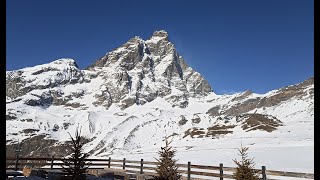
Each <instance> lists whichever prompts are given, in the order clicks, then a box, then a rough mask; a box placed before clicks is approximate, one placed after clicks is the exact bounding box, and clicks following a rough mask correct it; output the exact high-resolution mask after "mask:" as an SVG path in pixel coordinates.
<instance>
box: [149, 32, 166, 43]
mask: <svg viewBox="0 0 320 180" xmlns="http://www.w3.org/2000/svg"><path fill="white" fill-rule="evenodd" d="M148 40H149V42H158V41H159V40H165V41H169V34H168V32H167V31H165V30H159V31H155V32H154V33H153V34H152V36H151V37H150V38H149V39H148Z"/></svg>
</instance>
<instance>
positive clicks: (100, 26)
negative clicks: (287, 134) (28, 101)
mask: <svg viewBox="0 0 320 180" xmlns="http://www.w3.org/2000/svg"><path fill="white" fill-rule="evenodd" d="M6 10H7V11H6V13H7V15H6V21H7V22H6V33H7V36H6V41H7V42H6V45H7V47H6V53H7V59H6V69H7V70H14V69H19V68H23V67H30V66H34V65H38V64H44V63H48V62H51V61H53V60H56V59H59V58H62V57H66V58H74V59H76V61H77V63H78V65H79V66H80V68H85V67H87V66H88V65H90V64H92V63H93V62H95V61H96V60H97V59H99V58H100V57H101V56H103V53H107V52H109V51H111V50H112V49H114V48H116V47H118V46H120V45H121V44H123V43H125V42H126V41H127V40H128V39H130V38H131V37H134V36H140V37H142V38H144V39H145V38H147V37H149V36H150V35H151V34H152V33H153V32H154V31H155V30H160V29H164V30H166V31H167V32H168V33H169V34H170V40H171V41H172V42H173V43H174V44H175V46H176V48H177V50H178V51H179V52H180V54H181V55H182V56H183V57H184V59H185V61H186V63H187V64H188V65H190V66H191V67H193V68H194V69H195V70H196V71H198V72H200V73H201V74H202V75H203V76H204V77H205V78H206V79H207V80H208V81H209V83H210V85H211V86H213V87H214V88H215V92H216V93H218V94H222V93H233V92H238V91H244V90H247V89H250V90H252V91H254V92H257V93H264V92H266V91H269V90H272V89H276V88H280V87H283V86H286V85H290V84H295V83H298V82H301V81H303V80H305V79H307V78H309V77H311V76H313V73H314V60H313V58H314V56H313V55H314V48H313V39H314V38H313V33H314V31H313V27H314V25H313V24H314V19H313V14H314V13H313V1H311V0H282V1H276V0H273V1H264V2H262V1H254V0H251V1H247V0H245V1H236V0H233V1H210V2H209V1H203V2H197V3H195V2H193V3H192V2H191V1H187V2H185V1H184V2H183V3H181V2H178V1H176V2H172V1H161V2H157V3H156V2H154V3H150V2H149V1H145V0H143V1H121V2H119V1H92V2H87V1H71V0H70V1H61V0H60V1H50V2H49V1H40V0H30V1H18V0H10V1H8V0H7V9H6Z"/></svg>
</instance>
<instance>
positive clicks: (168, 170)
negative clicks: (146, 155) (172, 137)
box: [155, 137, 181, 180]
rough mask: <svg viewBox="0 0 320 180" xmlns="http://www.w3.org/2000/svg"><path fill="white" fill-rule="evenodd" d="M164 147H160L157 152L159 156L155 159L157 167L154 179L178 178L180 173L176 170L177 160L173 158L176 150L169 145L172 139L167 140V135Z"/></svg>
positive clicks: (171, 179)
mask: <svg viewBox="0 0 320 180" xmlns="http://www.w3.org/2000/svg"><path fill="white" fill-rule="evenodd" d="M165 141H166V145H165V147H161V150H159V152H158V154H159V156H160V158H159V159H157V158H155V159H156V160H157V169H156V172H157V174H158V176H157V177H155V179H157V180H179V179H180V177H181V175H180V173H179V172H178V167H177V165H176V162H177V160H174V159H173V158H174V156H175V153H176V150H175V149H173V148H172V146H170V144H171V142H172V141H169V140H168V137H166V139H165Z"/></svg>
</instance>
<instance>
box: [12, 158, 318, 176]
mask: <svg viewBox="0 0 320 180" xmlns="http://www.w3.org/2000/svg"><path fill="white" fill-rule="evenodd" d="M61 160H62V159H61V158H55V157H54V156H52V157H51V158H32V157H16V158H10V157H7V158H6V168H7V169H14V170H22V168H23V167H24V166H26V165H30V164H32V165H33V166H37V167H41V168H42V169H61V165H63V162H62V161H61ZM86 161H88V162H90V166H89V169H97V170H98V169H104V168H106V167H108V168H119V169H125V170H126V172H128V173H138V174H145V175H156V173H155V169H156V164H157V163H156V162H152V161H144V160H143V159H141V160H140V161H133V160H126V159H125V158H124V159H111V158H110V157H109V159H86ZM177 165H178V167H179V172H180V173H181V174H182V176H183V177H184V179H188V180H190V179H199V180H203V179H212V177H216V178H218V179H220V180H223V179H224V178H225V179H234V178H233V177H232V174H233V173H234V172H235V171H236V168H234V167H224V166H223V164H222V163H221V164H219V166H205V165H196V164H191V162H188V164H177ZM256 170H257V171H258V174H259V175H260V177H261V179H264V180H265V179H270V180H271V179H273V180H276V179H277V177H279V176H285V177H295V178H306V179H314V174H311V173H298V172H285V171H274V170H267V169H266V167H265V166H262V167H261V169H256ZM270 176H271V177H270Z"/></svg>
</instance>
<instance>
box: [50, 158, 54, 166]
mask: <svg viewBox="0 0 320 180" xmlns="http://www.w3.org/2000/svg"><path fill="white" fill-rule="evenodd" d="M53 161H54V156H52V159H51V169H53Z"/></svg>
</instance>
